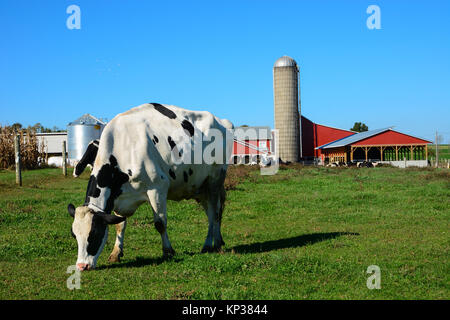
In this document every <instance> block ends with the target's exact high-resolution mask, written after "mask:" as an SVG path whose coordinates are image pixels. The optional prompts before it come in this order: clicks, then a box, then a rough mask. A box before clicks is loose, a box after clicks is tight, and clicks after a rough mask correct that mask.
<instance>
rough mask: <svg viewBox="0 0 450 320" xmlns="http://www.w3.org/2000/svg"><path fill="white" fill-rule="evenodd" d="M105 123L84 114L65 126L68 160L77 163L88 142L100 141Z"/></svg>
mask: <svg viewBox="0 0 450 320" xmlns="http://www.w3.org/2000/svg"><path fill="white" fill-rule="evenodd" d="M105 125H106V124H105V123H104V122H103V121H101V120H99V119H97V118H96V117H94V116H92V115H90V114H88V113H86V114H85V115H83V116H81V117H80V118H78V119H77V120H75V121H72V122H70V123H69V124H68V125H67V142H68V147H67V148H68V150H67V151H68V153H69V160H72V161H79V160H80V159H81V158H82V157H83V154H84V152H85V151H86V149H87V147H88V144H89V142H91V141H92V140H95V139H100V135H101V134H102V131H103V128H104V127H105Z"/></svg>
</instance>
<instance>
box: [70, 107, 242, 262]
mask: <svg viewBox="0 0 450 320" xmlns="http://www.w3.org/2000/svg"><path fill="white" fill-rule="evenodd" d="M231 129H233V125H232V124H231V122H230V121H228V120H224V119H223V120H222V119H219V118H217V117H214V116H213V115H212V114H211V113H209V112H200V111H189V110H185V109H181V108H178V107H175V106H168V105H161V104H157V103H151V104H143V105H140V106H138V107H135V108H133V109H131V110H129V111H127V112H124V113H121V114H119V115H117V116H116V117H115V118H114V119H112V120H111V121H110V122H109V123H108V124H107V125H106V127H105V128H104V130H103V132H102V135H101V138H100V141H99V143H98V144H97V145H98V151H97V152H96V156H95V161H94V164H93V170H92V174H91V177H90V180H89V183H88V187H87V192H86V199H85V203H84V205H83V206H80V207H78V208H75V207H74V206H73V205H72V204H69V206H68V211H69V214H70V215H71V216H72V217H73V218H74V220H73V224H72V235H73V236H74V237H75V238H76V240H77V242H78V259H77V263H76V264H77V267H78V269H79V270H88V269H92V268H95V266H96V263H97V259H98V257H99V255H100V253H101V252H102V249H103V247H104V245H105V243H106V240H107V237H108V227H107V226H108V225H109V224H115V225H116V242H115V246H114V249H113V251H112V253H111V255H110V256H109V261H113V262H114V261H119V258H120V257H121V256H122V252H123V238H124V233H125V227H126V218H127V217H130V216H132V215H133V213H134V212H135V211H136V209H137V208H138V207H139V206H140V205H141V204H142V203H144V202H149V203H150V206H151V207H152V209H153V217H154V224H155V227H156V229H157V231H158V232H159V233H160V235H161V239H162V247H163V254H164V256H167V255H173V254H174V253H175V252H174V250H173V248H172V246H171V244H170V241H169V237H168V235H167V231H166V228H167V216H166V202H167V200H168V199H169V200H181V199H190V198H194V199H196V200H197V201H198V202H199V203H201V205H202V206H203V208H204V209H205V211H206V214H207V216H208V221H209V227H208V234H207V237H206V240H205V243H204V245H203V249H202V252H211V251H220V250H221V247H222V245H224V242H223V239H222V235H221V232H220V225H221V219H222V211H223V208H224V202H225V189H224V186H223V184H224V180H225V176H226V171H227V167H228V163H229V158H230V153H231V148H232V143H233V139H232V134H231ZM217 132H219V133H220V134H221V135H222V137H223V140H220V139H219V140H218V141H219V142H218V144H216V146H217V145H218V146H220V148H223V149H222V151H223V150H225V151H224V152H223V153H220V152H221V150H216V149H214V151H213V153H214V156H216V153H217V154H219V157H220V155H222V158H223V161H216V160H217V158H215V159H216V160H215V161H214V162H210V161H204V159H203V158H201V159H200V160H201V161H194V159H198V158H195V157H196V156H198V155H197V154H195V152H196V151H195V150H197V151H198V150H199V148H200V151H201V152H203V151H205V150H206V149H208V148H209V150H211V148H210V146H209V147H208V146H207V145H208V141H213V140H214V141H215V140H217V139H218V137H217ZM213 133H214V134H215V135H214V134H213ZM212 136H214V139H213V138H212ZM199 137H200V138H199ZM201 137H203V138H201ZM227 137H228V138H227ZM229 137H231V138H229ZM195 141H197V142H198V141H200V145H199V144H198V143H197V144H196V142H195ZM216 142H217V141H216ZM220 148H219V149H220ZM94 149H95V148H94ZM94 149H91V150H90V151H89V150H88V151H87V152H91V155H92V154H93V153H95V150H94ZM184 154H185V155H186V157H184V156H183V155H184ZM85 155H86V154H85ZM187 155H191V156H192V157H191V158H190V161H184V160H183V161H180V159H181V158H180V157H183V158H182V159H188V158H189V157H187ZM84 163H88V161H87V160H86V161H85V162H84ZM84 167H85V166H84ZM80 169H81V167H80ZM83 169H84V168H83ZM81 172H82V170H81V171H79V172H78V174H79V173H81ZM113 211H114V214H111V212H113Z"/></svg>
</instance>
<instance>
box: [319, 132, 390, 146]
mask: <svg viewBox="0 0 450 320" xmlns="http://www.w3.org/2000/svg"><path fill="white" fill-rule="evenodd" d="M387 130H392V128H391V127H388V128H383V129H376V130H370V131H364V132H360V133H357V134H353V135H351V136H348V137H345V138H342V139H339V140H336V141H332V142H330V143H327V144H324V145H321V146H318V147H317V148H316V149H329V148H337V147H344V146H347V145H349V144H353V143H355V142H358V141H361V140H363V139H367V138H369V137H372V136H374V135H376V134H380V133H382V132H385V131H387Z"/></svg>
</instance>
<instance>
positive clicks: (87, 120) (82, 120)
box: [69, 113, 105, 126]
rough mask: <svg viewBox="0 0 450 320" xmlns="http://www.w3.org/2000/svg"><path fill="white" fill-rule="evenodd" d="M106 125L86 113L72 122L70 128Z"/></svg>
mask: <svg viewBox="0 0 450 320" xmlns="http://www.w3.org/2000/svg"><path fill="white" fill-rule="evenodd" d="M80 124H81V125H105V123H104V122H103V121H101V120H99V119H97V118H96V117H94V116H92V115H90V114H89V113H86V114H84V115H82V116H81V117H79V118H78V119H76V120H74V121H72V122H71V123H69V126H76V125H80Z"/></svg>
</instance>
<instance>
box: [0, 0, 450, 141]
mask: <svg viewBox="0 0 450 320" xmlns="http://www.w3.org/2000/svg"><path fill="white" fill-rule="evenodd" d="M71 4H75V5H78V6H79V7H80V9H81V29H80V30H69V29H68V28H67V27H66V20H67V18H68V17H69V14H67V13H66V8H67V7H68V6H69V5H71ZM371 4H375V5H378V6H379V7H380V10H381V30H369V29H368V28H367V26H366V20H367V18H368V17H369V14H367V13H366V9H367V7H368V6H369V5H371ZM449 19H450V1H414V0H407V1H402V0H396V1H375V0H373V1H357V0H347V1H299V0H297V1H293V0H292V1H282V0H277V1H268V0H240V1H229V0H227V1H213V0H209V1H194V0H189V1H188V0H186V1H137V0H127V1H113V0H108V1H106V0H105V1H99V0H89V1H75V0H73V1H64V0H58V1H57V0H53V1H50V0H45V1H44V0H42V1H22V0H14V1H9V0H8V1H5V0H0V36H1V50H0V110H1V115H0V123H1V124H12V123H14V122H21V123H22V124H24V125H29V124H34V123H36V122H40V123H42V124H43V125H44V126H47V127H53V126H58V127H65V126H66V125H67V123H68V122H70V121H72V120H74V119H76V118H78V117H79V116H81V115H82V114H84V113H91V114H93V115H95V116H97V117H101V118H107V119H109V120H110V119H112V118H113V117H114V116H115V115H116V114H118V113H120V112H123V111H125V110H127V109H129V108H131V107H134V106H137V105H139V104H142V103H146V102H159V103H166V104H174V105H178V106H180V107H184V108H187V109H193V110H209V111H211V112H212V113H214V114H215V115H217V116H219V117H222V118H228V119H230V120H231V121H232V122H233V123H234V124H235V125H242V124H247V125H268V126H271V127H273V83H272V81H273V78H272V77H273V76H272V67H273V63H274V62H275V60H276V59H277V58H279V57H280V56H282V55H289V56H291V57H292V58H294V59H295V60H296V61H297V63H298V64H299V67H300V81H301V99H302V114H303V115H305V116H306V117H308V118H309V119H311V120H313V121H314V122H317V123H320V124H325V125H330V126H334V127H340V128H345V129H348V128H350V127H351V126H352V125H353V123H354V122H355V121H362V122H364V123H366V124H367V125H368V126H369V129H376V128H382V127H387V126H391V125H394V126H396V129H398V130H400V131H403V132H406V133H410V134H414V135H417V136H420V137H424V138H428V139H434V133H435V131H436V130H438V131H439V132H441V133H442V134H443V136H444V142H445V143H450V126H449V124H450V59H449V58H450V25H449V23H448V21H449Z"/></svg>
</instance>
